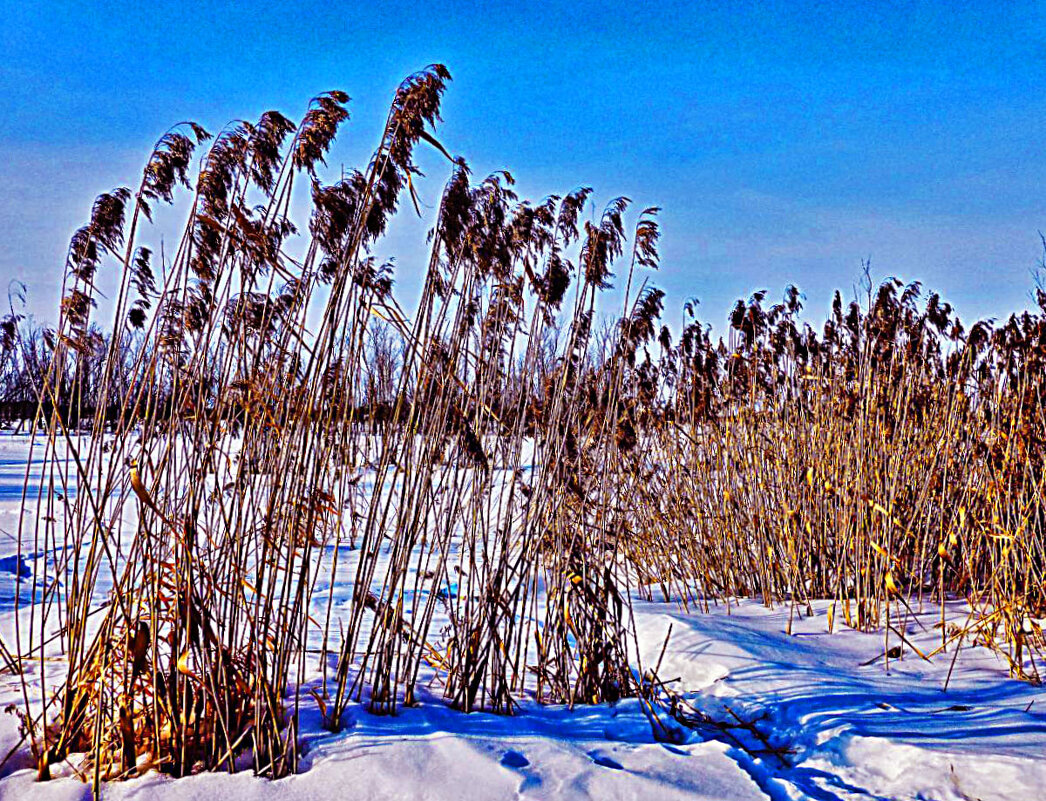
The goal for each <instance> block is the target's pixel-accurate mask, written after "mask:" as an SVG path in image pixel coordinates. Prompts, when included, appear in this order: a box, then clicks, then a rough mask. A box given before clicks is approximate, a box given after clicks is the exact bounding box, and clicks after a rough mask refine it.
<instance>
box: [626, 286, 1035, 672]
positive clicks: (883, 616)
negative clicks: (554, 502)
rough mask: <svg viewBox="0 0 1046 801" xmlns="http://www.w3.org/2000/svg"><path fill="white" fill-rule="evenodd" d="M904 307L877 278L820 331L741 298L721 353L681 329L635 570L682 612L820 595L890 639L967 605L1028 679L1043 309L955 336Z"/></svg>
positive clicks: (837, 611)
mask: <svg viewBox="0 0 1046 801" xmlns="http://www.w3.org/2000/svg"><path fill="white" fill-rule="evenodd" d="M919 297H920V287H919V286H918V285H917V284H913V285H909V286H907V287H903V286H902V284H901V283H900V282H899V281H894V280H890V281H887V282H886V283H884V284H883V285H882V286H881V287H880V288H879V289H878V291H877V292H876V293H875V294H874V295H872V294H871V293H869V299H868V301H869V302H868V305H867V306H866V307H865V308H864V309H862V308H861V307H860V306H858V305H857V304H856V303H854V304H851V306H850V308H849V309H848V310H846V312H845V313H844V309H843V306H842V303H841V300H840V299H839V297H838V296H837V297H836V302H835V306H834V311H833V314H832V316H831V318H830V319H829V320H828V321H827V322H826V324H825V326H824V332H823V336H821V337H818V336H817V335H816V333H815V332H814V331H813V330H812V329H810V328H809V326H805V327H803V328H800V326H799V325H798V323H797V314H798V311H799V298H798V295H797V294H796V293H795V292H794V290H790V291H789V293H788V294H787V295H786V297H785V300H784V302H783V303H782V304H779V305H777V306H774V307H772V308H771V309H769V310H766V309H764V308H763V297H762V296H761V295H757V296H754V297H753V299H752V300H751V301H750V302H749V303H748V304H742V303H740V302H739V305H738V307H737V308H736V309H735V312H734V314H733V317H732V320H731V325H732V333H731V338H730V342H729V343H722V342H721V343H719V346H718V347H714V346H713V345H712V344H711V343H710V342H708V341H707V338H705V337H704V334H703V331H702V329H701V328H700V326H699V325H698V324H696V323H693V324H691V325H690V326H689V327H688V328H687V329H686V331H685V333H684V336H683V340H682V342H681V343H680V344H679V346H678V347H676V348H675V349H672V350H670V351H665V352H664V354H663V359H662V361H661V366H662V369H663V370H664V372H665V373H666V374H668V375H669V376H671V380H672V382H673V389H674V390H675V391H674V392H673V393H672V395H671V399H670V401H669V402H668V403H666V404H665V417H664V418H663V419H662V421H661V423H660V424H659V425H658V426H657V427H656V428H655V430H654V432H653V433H652V434H651V438H650V450H651V454H652V456H651V459H652V467H651V471H650V474H649V476H646V477H645V478H644V480H643V481H642V482H638V483H637V484H636V487H635V495H633V497H636V498H638V499H639V501H638V502H637V503H636V504H635V506H634V509H633V515H632V517H633V519H634V520H636V521H637V524H636V525H637V529H638V530H640V531H641V532H642V534H641V535H640V536H639V537H637V545H636V546H635V547H636V548H637V549H638V550H640V551H641V553H640V554H639V555H638V556H637V560H638V561H639V563H640V564H641V565H642V567H643V570H644V573H645V575H647V576H649V577H650V579H651V583H653V584H659V585H660V587H661V589H662V591H663V592H664V593H665V594H667V595H670V596H677V597H681V598H683V599H684V600H685V601H687V602H696V603H700V604H707V603H708V602H709V601H711V600H712V599H724V600H726V599H730V598H733V597H738V596H751V595H761V596H762V597H763V598H764V599H765V600H766V601H767V602H768V603H771V602H780V601H786V602H789V603H792V604H793V605H795V606H796V607H797V608H799V609H802V608H804V607H806V606H807V605H808V602H809V601H810V600H811V599H815V598H833V599H835V600H836V601H837V604H836V605H833V607H832V610H833V612H832V617H830V625H831V624H832V623H833V622H834V619H833V618H834V617H835V616H836V615H838V616H839V617H840V618H841V619H842V620H843V621H845V623H846V624H847V625H850V626H854V627H857V628H860V629H863V630H870V629H874V628H878V627H884V628H885V630H886V631H887V633H888V639H889V636H890V635H889V632H891V631H894V632H895V633H898V634H899V633H900V632H897V629H900V628H903V626H902V624H901V623H900V622H899V618H907V617H908V616H909V614H910V613H911V611H912V610H913V609H915V608H920V609H921V608H925V606H926V605H928V604H932V603H938V604H941V607H942V611H941V614H942V619H943V614H944V612H943V604H944V602H945V601H946V600H947V599H948V598H950V597H954V596H958V597H962V598H967V599H969V600H970V602H971V604H972V606H973V607H974V608H975V609H976V610H977V614H976V615H975V616H974V620H973V623H974V625H975V627H976V628H977V629H978V630H979V631H980V632H981V635H982V639H983V641H984V642H989V643H992V644H998V643H1002V644H1003V645H1004V647H1003V649H1002V653H1004V654H1005V656H1006V658H1007V659H1008V660H1009V664H1010V666H1011V671H1012V673H1013V674H1014V675H1015V676H1019V677H1023V678H1031V679H1034V680H1038V678H1039V667H1038V664H1037V660H1036V655H1038V656H1039V658H1040V659H1041V654H1042V647H1043V640H1042V632H1041V628H1040V623H1039V622H1038V621H1037V620H1036V618H1041V617H1042V615H1043V614H1044V612H1046V590H1044V586H1046V585H1044V583H1043V578H1044V569H1046V547H1044V543H1043V538H1042V530H1043V529H1042V526H1043V522H1044V516H1043V515H1044V511H1046V510H1044V507H1043V501H1044V496H1043V494H1042V491H1043V478H1042V476H1043V464H1044V463H1043V459H1044V456H1046V451H1044V450H1043V444H1044V439H1043V434H1044V428H1043V424H1044V418H1043V411H1044V406H1043V399H1044V390H1046V385H1044V384H1043V382H1042V378H1041V376H1042V372H1041V371H1042V366H1043V364H1044V361H1043V360H1044V357H1046V317H1044V316H1042V315H1041V314H1040V316H1034V315H1031V314H1024V315H1022V316H1014V317H1012V318H1010V320H1008V321H1007V322H1006V323H1005V324H1004V325H1001V326H998V327H995V328H993V327H992V326H990V324H988V323H985V322H978V323H977V324H975V325H974V326H972V327H971V329H970V331H969V332H968V333H967V332H965V331H964V329H963V326H962V324H961V323H960V322H959V321H958V319H957V318H955V317H954V315H953V313H952V310H951V308H950V307H949V306H947V305H946V304H944V303H943V302H942V301H941V300H940V298H939V297H938V296H937V295H936V294H931V295H930V296H929V299H928V300H927V301H926V303H925V304H922V303H920V302H919ZM1040 298H1042V296H1041V294H1040ZM1042 299H1043V300H1046V298H1042ZM967 633H968V632H964V636H965V635H966V634H967ZM941 635H942V646H943V645H945V644H946V643H947V642H948V638H949V635H948V632H946V631H945V628H944V625H943V623H942V625H941ZM996 635H998V636H996ZM952 639H955V637H952Z"/></svg>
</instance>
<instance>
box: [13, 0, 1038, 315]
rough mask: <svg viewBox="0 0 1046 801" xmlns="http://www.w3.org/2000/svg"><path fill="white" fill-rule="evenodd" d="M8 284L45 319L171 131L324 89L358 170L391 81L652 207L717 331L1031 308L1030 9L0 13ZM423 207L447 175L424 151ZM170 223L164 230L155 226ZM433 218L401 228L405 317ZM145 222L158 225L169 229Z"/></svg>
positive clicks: (285, 103) (534, 169)
mask: <svg viewBox="0 0 1046 801" xmlns="http://www.w3.org/2000/svg"><path fill="white" fill-rule="evenodd" d="M0 11H2V15H3V16H2V19H3V20H4V25H3V27H2V29H0V52H2V53H3V56H2V58H0V223H2V224H3V231H4V232H5V236H4V240H5V241H4V244H3V247H0V278H2V279H3V283H4V284H6V283H7V281H8V280H10V279H12V278H18V279H20V280H23V281H24V282H25V283H26V284H28V285H29V288H30V293H31V295H32V298H33V302H32V310H33V311H34V312H36V314H37V316H38V317H40V318H46V319H52V318H53V316H54V313H53V311H52V309H53V305H54V303H55V292H56V286H57V284H58V282H59V280H60V269H61V264H62V260H63V258H64V254H65V249H66V244H67V242H68V237H69V235H70V234H71V233H72V231H73V230H74V229H75V228H76V227H77V226H78V225H79V224H81V223H82V222H83V221H84V220H85V218H86V215H87V213H88V210H89V208H90V204H91V201H92V199H93V198H94V196H95V195H96V194H97V193H99V192H101V191H105V190H108V189H110V188H112V187H113V186H116V185H122V184H134V183H136V182H137V180H138V177H139V174H140V170H141V166H142V163H143V160H144V159H145V158H146V157H147V155H148V152H149V149H150V147H151V145H152V143H153V141H154V140H155V139H156V137H157V136H158V135H159V134H160V133H162V132H163V131H164V130H165V129H166V128H167V127H168V126H169V125H170V124H171V123H173V122H176V121H178V120H182V119H194V120H198V121H199V122H201V123H203V124H204V125H205V126H206V127H208V128H209V129H211V130H217V129H219V128H220V127H221V126H222V125H223V124H224V123H225V122H227V121H228V120H230V119H233V118H238V117H243V118H247V119H252V118H255V117H257V115H258V114H260V113H261V112H262V111H264V110H266V109H268V108H277V109H279V110H281V111H283V112H284V113H286V114H287V115H288V116H291V117H292V118H297V117H300V115H301V113H302V111H303V109H304V107H305V105H306V103H307V101H308V99H309V98H310V97H311V96H313V95H315V94H317V93H319V92H321V91H323V90H326V89H332V88H341V89H344V90H345V91H347V92H348V93H349V94H350V95H351V96H352V98H353V101H352V106H351V107H352V111H353V119H352V121H351V122H350V124H349V126H348V127H347V128H345V129H344V131H343V134H342V136H341V137H340V138H339V141H338V143H337V145H336V146H335V149H334V151H333V152H332V154H331V157H330V158H329V159H328V163H329V165H330V167H331V170H330V173H329V176H330V177H331V178H333V177H335V176H336V174H337V172H338V168H339V166H340V165H341V164H345V165H346V166H355V165H359V164H361V163H363V162H364V161H365V159H366V156H367V155H368V154H369V152H370V151H371V150H372V149H373V147H374V145H375V143H376V138H377V136H378V134H379V131H380V126H381V123H382V120H383V119H384V114H385V111H386V109H387V105H388V102H389V100H390V98H391V96H392V92H393V91H394V89H395V86H396V85H397V83H398V82H399V81H400V80H401V79H402V78H403V77H404V76H405V75H406V74H408V73H409V72H411V71H413V70H415V69H417V68H420V67H422V66H424V65H426V64H428V63H431V62H434V61H440V62H443V63H445V64H447V66H448V67H449V68H450V70H451V72H452V73H453V75H454V81H453V83H452V84H451V86H450V88H449V90H448V93H447V95H446V99H445V105H444V115H443V116H444V119H445V124H444V125H443V126H442V127H441V129H440V132H439V135H440V138H441V140H442V141H443V142H444V143H445V144H446V145H447V147H448V148H449V149H450V150H452V151H453V152H455V153H460V154H462V155H464V156H465V157H466V158H467V159H468V160H469V162H470V164H471V165H472V167H473V170H474V172H475V174H476V175H477V176H482V175H484V174H486V173H488V172H490V171H493V170H496V169H500V168H508V169H509V170H511V171H512V172H513V174H514V175H515V176H516V177H517V179H518V181H519V189H520V191H521V192H522V193H523V194H525V195H528V196H531V197H534V198H537V199H540V198H541V197H542V196H544V195H546V194H548V193H551V192H557V193H562V192H565V191H569V190H570V189H572V188H574V187H575V186H578V185H581V184H587V185H591V186H593V187H595V189H596V192H597V197H598V198H599V200H600V201H601V202H602V201H605V200H607V199H609V198H610V197H613V196H616V195H618V194H626V195H629V196H631V197H632V198H634V199H635V201H636V203H637V205H640V206H646V205H655V204H656V205H660V206H662V207H663V208H664V212H663V217H662V221H663V227H664V239H663V246H662V250H663V269H662V272H661V273H660V274H658V275H657V276H655V278H654V281H655V282H656V283H657V284H658V285H660V286H662V287H663V288H664V289H666V290H667V291H668V293H669V314H670V316H672V317H677V316H678V309H679V307H680V306H681V304H682V303H683V301H684V300H685V299H686V298H687V297H691V296H696V297H698V298H699V299H700V300H701V307H700V309H701V316H702V318H703V319H707V320H709V321H711V322H713V323H715V324H716V325H717V327H718V326H721V324H722V322H723V320H724V319H725V316H726V313H727V310H728V307H729V305H730V303H731V302H732V300H733V299H735V298H737V297H739V296H742V295H748V294H749V293H750V292H752V291H753V290H756V289H761V288H766V289H769V290H770V291H771V293H772V294H773V295H774V296H776V295H779V294H780V292H781V290H782V289H783V288H784V286H785V285H786V284H787V283H789V282H794V283H796V284H797V285H798V286H799V287H800V288H801V289H802V290H804V291H805V293H806V294H807V296H808V298H809V306H810V307H811V308H812V309H813V310H814V311H820V310H821V309H823V308H824V307H826V306H827V303H828V300H829V293H830V292H831V291H832V290H833V289H835V288H840V289H842V290H844V292H848V293H849V292H851V291H852V287H853V286H854V284H855V282H856V281H857V279H858V276H859V273H860V264H861V260H862V259H864V258H870V259H871V262H872V267H873V272H874V274H875V275H876V276H877V277H880V278H881V277H884V276H887V275H898V276H900V277H902V278H904V279H915V278H918V279H920V280H922V281H923V282H924V283H925V284H926V285H928V286H931V287H933V288H935V289H938V290H940V291H942V293H943V294H944V295H945V296H946V297H947V298H948V299H950V300H952V301H953V302H955V303H956V304H957V306H958V307H959V310H960V313H961V314H962V315H963V316H964V318H969V317H972V316H975V315H976V316H984V315H991V316H1001V315H1003V314H1006V313H1009V312H1010V311H1012V310H1014V309H1017V308H1021V307H1024V306H1025V305H1027V303H1028V290H1029V289H1030V288H1031V286H1032V281H1031V277H1030V274H1029V271H1030V269H1031V268H1032V267H1034V265H1035V264H1036V262H1037V260H1038V259H1039V258H1040V256H1041V254H1042V245H1041V243H1040V240H1039V234H1038V231H1039V230H1040V229H1042V230H1046V205H1044V196H1043V192H1042V189H1041V183H1040V181H1041V178H1040V176H1042V175H1043V174H1044V173H1046V170H1044V168H1046V146H1044V139H1043V135H1042V120H1043V119H1044V118H1046V91H1044V88H1046V27H1044V25H1043V23H1044V22H1046V6H1044V5H1043V4H1021V3H1005V4H1001V3H969V4H960V3H857V2H849V3H799V2H794V3H762V4H755V3H679V4H674V3H670V2H666V3H662V4H660V5H657V6H652V7H647V6H646V4H640V3H634V4H632V5H630V6H623V5H614V4H607V3H601V4H592V3H580V2H571V3H559V2H553V1H550V2H545V3H511V4H506V5H504V6H502V7H498V6H496V5H495V4H493V3H489V4H488V3H453V2H447V3H444V4H423V3H381V2H370V3H358V4H355V3H354V4H343V3H338V2H332V1H330V0H328V2H317V3H296V4H295V3H290V2H285V3H267V2H239V3H227V4H220V3H192V2H183V3H166V2H153V3H145V2H136V3H106V4H103V3H96V4H83V3H77V4H65V3H60V2H49V3H40V4H31V3H26V2H17V3H16V2H11V0H0ZM425 166H426V167H427V168H428V169H427V172H428V178H427V179H426V182H425V184H424V186H423V189H422V197H423V198H425V199H426V200H427V201H428V202H429V204H431V205H434V204H435V202H436V200H437V199H438V195H439V191H440V188H441V186H442V182H443V180H444V177H445V171H446V168H445V164H442V163H441V162H440V160H439V159H438V158H434V157H432V158H428V159H426V161H425ZM173 221H174V219H173V217H171V218H169V222H170V223H171V225H172V226H173ZM429 223H430V220H423V221H415V220H410V219H404V220H401V221H400V222H399V223H398V224H397V226H396V228H395V230H394V231H393V232H392V236H391V237H390V239H389V241H388V242H387V243H385V244H384V245H383V246H382V252H381V255H391V254H396V255H397V256H398V264H399V274H398V282H399V285H400V287H401V288H402V290H403V292H404V294H405V295H406V296H407V300H408V301H409V299H410V297H411V294H412V293H411V287H412V285H413V283H414V281H415V279H416V277H417V275H418V273H419V271H420V269H421V263H422V261H421V256H422V249H421V243H422V242H423V237H424V231H425V229H426V227H427V225H428V224H429ZM161 226H162V222H161Z"/></svg>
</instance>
